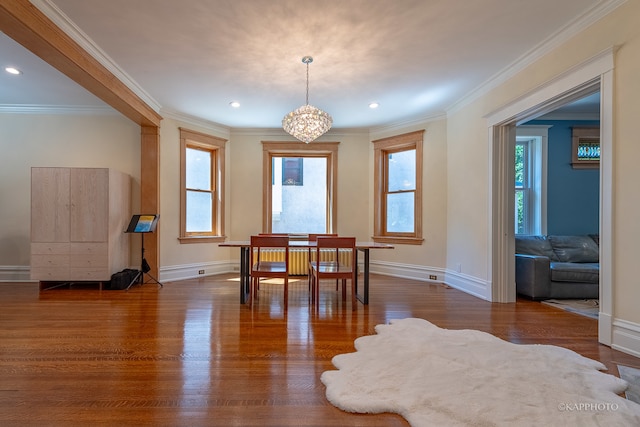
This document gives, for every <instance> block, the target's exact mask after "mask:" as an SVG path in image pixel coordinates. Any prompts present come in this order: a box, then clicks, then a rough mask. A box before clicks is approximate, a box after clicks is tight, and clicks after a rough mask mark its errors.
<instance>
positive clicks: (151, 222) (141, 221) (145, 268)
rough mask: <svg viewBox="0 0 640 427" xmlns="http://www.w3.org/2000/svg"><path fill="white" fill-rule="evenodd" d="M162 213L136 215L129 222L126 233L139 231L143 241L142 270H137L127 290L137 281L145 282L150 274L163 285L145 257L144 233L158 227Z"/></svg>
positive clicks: (156, 281)
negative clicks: (145, 276) (152, 271)
mask: <svg viewBox="0 0 640 427" xmlns="http://www.w3.org/2000/svg"><path fill="white" fill-rule="evenodd" d="M159 217H160V215H134V216H133V217H132V218H131V222H130V223H129V227H128V228H127V230H126V231H125V233H139V234H141V237H142V243H141V254H140V255H141V256H140V259H141V261H140V270H139V271H138V272H137V274H136V275H135V277H134V278H133V280H131V283H129V286H127V288H126V289H125V290H127V291H128V290H129V288H130V287H131V286H133V285H134V284H136V283H140V284H141V285H143V284H144V275H145V274H146V275H147V276H149V277H150V278H151V279H152V280H153V281H154V282H155V283H157V284H158V285H160V287H163V285H162V283H160V282H159V281H158V279H156V278H155V277H153V276H152V275H151V274H149V271H150V270H151V267H149V263H148V262H147V260H146V259H145V257H144V235H145V233H151V232H153V231H154V230H155V229H156V225H157V224H158V218H159Z"/></svg>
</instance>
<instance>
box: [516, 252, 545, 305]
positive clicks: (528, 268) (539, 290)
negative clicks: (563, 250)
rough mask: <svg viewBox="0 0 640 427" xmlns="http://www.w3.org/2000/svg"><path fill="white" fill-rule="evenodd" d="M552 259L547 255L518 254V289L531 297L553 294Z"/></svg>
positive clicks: (537, 297)
mask: <svg viewBox="0 0 640 427" xmlns="http://www.w3.org/2000/svg"><path fill="white" fill-rule="evenodd" d="M549 264H550V260H549V258H547V257H546V256H538V255H524V254H516V291H517V292H518V293H519V294H522V295H526V296H528V297H530V298H531V299H536V300H541V299H546V298H549V296H550V295H551V276H550V271H549Z"/></svg>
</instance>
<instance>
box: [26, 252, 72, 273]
mask: <svg viewBox="0 0 640 427" xmlns="http://www.w3.org/2000/svg"><path fill="white" fill-rule="evenodd" d="M31 268H66V269H67V270H68V269H69V255H37V254H36V255H31Z"/></svg>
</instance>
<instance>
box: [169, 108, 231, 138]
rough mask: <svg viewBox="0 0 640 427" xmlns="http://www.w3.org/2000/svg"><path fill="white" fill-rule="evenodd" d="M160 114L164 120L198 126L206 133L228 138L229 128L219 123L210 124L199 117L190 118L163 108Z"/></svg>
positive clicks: (210, 122)
mask: <svg viewBox="0 0 640 427" xmlns="http://www.w3.org/2000/svg"><path fill="white" fill-rule="evenodd" d="M160 113H161V114H162V116H163V117H164V118H165V119H173V120H176V121H178V122H181V123H184V124H188V125H192V126H199V127H201V128H204V129H206V130H208V131H211V132H216V133H218V134H223V135H226V136H225V137H228V136H229V134H230V133H231V128H230V127H228V126H225V125H223V124H220V123H216V122H212V121H209V120H204V119H201V118H199V117H195V116H192V115H189V114H185V113H181V112H179V111H175V110H170V109H165V108H163V109H162V110H161V111H160Z"/></svg>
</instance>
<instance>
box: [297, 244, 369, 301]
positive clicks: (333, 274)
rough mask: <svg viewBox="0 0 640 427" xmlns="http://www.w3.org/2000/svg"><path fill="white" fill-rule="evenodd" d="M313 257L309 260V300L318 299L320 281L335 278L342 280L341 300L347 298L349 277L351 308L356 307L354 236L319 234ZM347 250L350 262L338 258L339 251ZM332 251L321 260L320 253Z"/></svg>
mask: <svg viewBox="0 0 640 427" xmlns="http://www.w3.org/2000/svg"><path fill="white" fill-rule="evenodd" d="M315 250H316V253H315V259H314V260H312V261H310V262H309V268H310V273H309V274H310V275H309V278H310V281H311V301H312V302H314V303H315V304H318V303H319V300H320V281H321V280H323V279H335V280H341V281H342V300H343V302H345V303H346V299H347V287H346V286H347V280H348V279H351V308H352V309H353V310H355V309H356V293H355V283H356V281H355V280H356V274H357V270H358V268H357V258H356V257H357V254H356V238H355V237H336V236H319V237H318V238H317V240H316V247H315ZM341 251H343V252H344V251H349V259H350V262H349V263H347V262H343V261H341V260H340V252H341ZM321 252H330V253H332V256H331V259H329V260H327V259H325V260H322V258H321V255H320V253H321Z"/></svg>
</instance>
